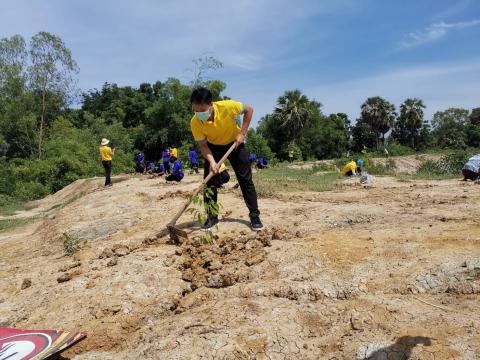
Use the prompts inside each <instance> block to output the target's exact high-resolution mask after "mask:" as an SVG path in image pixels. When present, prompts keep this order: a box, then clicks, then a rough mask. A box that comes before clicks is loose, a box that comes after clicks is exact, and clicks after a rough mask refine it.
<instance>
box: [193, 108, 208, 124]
mask: <svg viewBox="0 0 480 360" xmlns="http://www.w3.org/2000/svg"><path fill="white" fill-rule="evenodd" d="M210 115H211V113H210V110H208V111H195V116H196V117H197V118H199V119H200V120H201V121H207V120H208V119H209V118H210Z"/></svg>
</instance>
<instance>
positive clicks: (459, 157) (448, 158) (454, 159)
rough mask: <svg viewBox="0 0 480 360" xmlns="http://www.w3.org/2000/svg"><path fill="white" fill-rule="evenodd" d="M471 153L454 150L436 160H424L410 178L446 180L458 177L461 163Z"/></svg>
mask: <svg viewBox="0 0 480 360" xmlns="http://www.w3.org/2000/svg"><path fill="white" fill-rule="evenodd" d="M471 155H472V153H471V152H466V151H455V152H450V153H449V154H447V155H444V156H442V157H441V158H440V159H439V160H437V161H434V160H425V161H423V162H422V164H421V165H420V167H419V169H418V170H417V172H416V173H415V174H414V175H412V176H411V178H412V179H415V180H443V179H445V180H446V179H455V178H459V177H461V176H462V168H463V165H464V164H465V163H466V162H467V160H468V158H469V157H470V156H471Z"/></svg>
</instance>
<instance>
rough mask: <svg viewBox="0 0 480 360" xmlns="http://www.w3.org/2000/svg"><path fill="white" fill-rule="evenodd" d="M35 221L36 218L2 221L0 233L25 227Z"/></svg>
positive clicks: (0, 221)
mask: <svg viewBox="0 0 480 360" xmlns="http://www.w3.org/2000/svg"><path fill="white" fill-rule="evenodd" d="M36 219H38V217H36V216H34V217H29V218H23V219H2V220H0V232H2V231H6V230H12V229H15V228H17V227H20V226H23V225H27V224H29V223H31V222H33V221H35V220H36Z"/></svg>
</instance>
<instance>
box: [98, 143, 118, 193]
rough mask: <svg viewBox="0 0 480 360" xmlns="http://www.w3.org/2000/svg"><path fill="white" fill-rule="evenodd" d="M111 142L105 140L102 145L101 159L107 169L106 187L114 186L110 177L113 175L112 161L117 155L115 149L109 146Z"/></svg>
mask: <svg viewBox="0 0 480 360" xmlns="http://www.w3.org/2000/svg"><path fill="white" fill-rule="evenodd" d="M109 143H110V140H108V139H105V138H103V139H102V142H101V143H100V157H101V158H102V165H103V168H104V169H105V185H104V187H110V186H112V180H111V178H110V176H111V175H112V159H113V156H114V155H115V147H113V148H112V147H110V146H108V144H109Z"/></svg>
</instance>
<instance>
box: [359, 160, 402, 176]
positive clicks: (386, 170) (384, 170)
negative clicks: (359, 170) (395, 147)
mask: <svg viewBox="0 0 480 360" xmlns="http://www.w3.org/2000/svg"><path fill="white" fill-rule="evenodd" d="M365 170H366V171H367V173H369V174H372V175H384V176H393V175H395V174H396V172H397V166H396V165H395V161H394V160H393V159H388V160H386V163H385V165H384V164H382V163H381V162H379V161H374V160H371V159H370V161H369V163H368V164H367V166H366V167H365Z"/></svg>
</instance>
